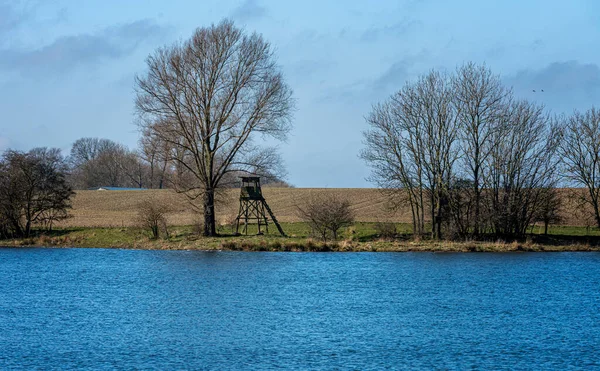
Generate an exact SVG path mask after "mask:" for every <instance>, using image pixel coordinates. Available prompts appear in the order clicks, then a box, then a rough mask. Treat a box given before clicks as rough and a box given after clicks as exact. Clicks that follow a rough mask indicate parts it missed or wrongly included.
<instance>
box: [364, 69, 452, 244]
mask: <svg viewBox="0 0 600 371" xmlns="http://www.w3.org/2000/svg"><path fill="white" fill-rule="evenodd" d="M452 99H453V96H452V91H451V85H450V81H449V78H448V77H447V76H446V75H444V74H441V73H438V72H435V71H432V72H430V73H429V74H427V75H425V76H422V77H421V78H420V79H419V80H418V81H417V82H414V83H407V84H406V85H405V86H404V87H403V88H402V89H401V90H400V91H398V92H397V93H396V94H394V95H393V96H392V97H391V98H390V100H389V101H388V102H386V103H383V104H378V105H375V106H374V107H373V110H372V112H371V113H370V115H369V116H368V117H367V122H368V123H369V125H370V127H371V128H370V130H369V131H366V132H365V133H364V138H365V144H366V149H365V150H363V151H362V152H361V157H362V158H363V159H365V160H366V161H367V163H369V164H370V165H371V167H372V170H373V171H372V175H371V180H373V181H375V182H376V183H377V184H378V185H379V186H380V187H382V188H384V189H387V190H388V192H389V193H390V194H392V195H394V196H396V198H397V199H398V198H400V199H404V200H407V201H408V203H409V204H410V206H411V212H412V217H413V230H414V232H415V233H416V234H421V233H423V231H424V224H425V210H426V208H429V213H430V216H431V221H432V230H431V234H432V237H434V238H440V237H441V233H442V232H441V226H442V222H443V220H444V219H445V218H447V217H448V216H447V215H444V211H445V210H446V208H445V205H446V204H447V202H448V190H449V187H450V181H451V179H452V176H453V175H452V174H453V170H454V163H455V162H456V160H457V158H458V151H457V135H458V120H457V118H458V116H457V114H456V107H455V105H454V104H453V103H452Z"/></svg>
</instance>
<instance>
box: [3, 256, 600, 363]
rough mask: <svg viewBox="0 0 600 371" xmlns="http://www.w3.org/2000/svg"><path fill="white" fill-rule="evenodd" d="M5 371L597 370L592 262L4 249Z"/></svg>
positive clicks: (596, 277) (599, 323)
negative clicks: (195, 370)
mask: <svg viewBox="0 0 600 371" xmlns="http://www.w3.org/2000/svg"><path fill="white" fill-rule="evenodd" d="M0 277H1V280H2V281H1V283H0V369H14V368H16V369H20V368H22V369H32V368H39V369H45V370H48V369H70V368H71V369H72V368H76V369H86V368H89V369H103V368H106V369H112V368H120V369H132V368H136V369H219V370H223V369H233V370H242V369H252V370H254V369H273V368H284V369H299V370H306V369H327V370H330V369H406V368H409V369H415V368H416V369H431V368H444V369H467V368H475V369H511V370H514V369H569V368H572V369H582V368H586V369H589V368H594V367H596V368H600V253H509V254H483V253H482V254H464V253H462V254H461V253H457V254H434V253H245V252H192V251H135V250H117V249H8V248H6V249H0Z"/></svg>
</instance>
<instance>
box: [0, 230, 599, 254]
mask: <svg viewBox="0 0 600 371" xmlns="http://www.w3.org/2000/svg"><path fill="white" fill-rule="evenodd" d="M92 234H93V233H92ZM0 248H78V249H87V248H102V249H127V250H186V251H248V252H332V253H335V252H462V253H471V252H496V253H498V252H600V247H599V246H597V245H590V244H582V243H565V244H541V243H533V242H531V241H529V240H526V241H523V242H519V241H513V242H505V241H496V242H489V241H428V240H425V241H414V240H402V241H399V240H391V239H377V240H373V241H366V242H361V241H353V240H341V241H336V242H327V243H323V242H320V241H315V240H312V239H299V238H284V237H270V236H269V237H263V238H261V237H259V236H251V237H246V236H241V237H198V238H195V239H190V240H179V241H177V240H175V241H170V240H152V239H149V238H147V237H142V238H139V239H136V240H134V241H124V240H122V241H115V240H110V239H109V240H107V241H98V240H94V239H93V238H82V237H75V238H72V237H71V236H69V235H68V234H67V235H64V236H58V237H48V236H45V235H41V236H37V237H31V238H22V239H11V240H0Z"/></svg>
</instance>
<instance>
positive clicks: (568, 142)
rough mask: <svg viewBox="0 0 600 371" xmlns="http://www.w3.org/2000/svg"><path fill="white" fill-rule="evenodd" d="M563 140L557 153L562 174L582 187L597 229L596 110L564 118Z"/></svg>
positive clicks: (599, 159) (599, 151)
mask: <svg viewBox="0 0 600 371" xmlns="http://www.w3.org/2000/svg"><path fill="white" fill-rule="evenodd" d="M564 121H565V122H564V131H565V135H564V140H563V141H562V142H561V145H560V154H561V158H562V160H563V163H564V164H565V166H566V172H565V174H566V176H567V177H568V179H569V180H570V181H571V182H572V183H574V184H575V185H577V186H580V187H584V188H585V194H584V195H583V197H582V200H583V201H584V203H586V204H588V205H590V206H591V207H592V210H593V213H594V219H595V221H596V224H597V226H598V228H600V110H598V109H596V108H594V107H592V108H591V109H589V110H588V111H586V112H584V113H581V112H578V111H575V112H574V113H573V115H571V116H570V117H567V118H565V119H564Z"/></svg>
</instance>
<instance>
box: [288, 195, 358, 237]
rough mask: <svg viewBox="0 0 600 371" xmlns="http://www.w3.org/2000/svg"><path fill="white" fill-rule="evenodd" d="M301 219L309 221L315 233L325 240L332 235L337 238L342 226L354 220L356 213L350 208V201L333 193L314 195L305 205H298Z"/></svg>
mask: <svg viewBox="0 0 600 371" xmlns="http://www.w3.org/2000/svg"><path fill="white" fill-rule="evenodd" d="M297 213H298V216H299V217H300V219H302V220H303V221H305V222H307V223H308V224H309V225H310V227H311V229H312V232H313V234H316V235H318V236H319V237H320V238H321V239H322V240H323V242H327V238H328V237H331V238H332V239H333V240H337V237H338V231H339V230H340V228H342V227H345V226H348V225H350V224H352V223H353V222H354V213H353V212H352V210H351V209H350V201H348V200H346V199H341V198H339V197H338V196H337V195H335V194H333V193H324V194H319V195H314V196H312V197H311V198H309V199H308V200H307V201H306V202H305V203H304V205H302V206H297Z"/></svg>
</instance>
